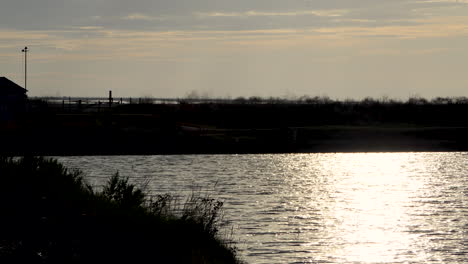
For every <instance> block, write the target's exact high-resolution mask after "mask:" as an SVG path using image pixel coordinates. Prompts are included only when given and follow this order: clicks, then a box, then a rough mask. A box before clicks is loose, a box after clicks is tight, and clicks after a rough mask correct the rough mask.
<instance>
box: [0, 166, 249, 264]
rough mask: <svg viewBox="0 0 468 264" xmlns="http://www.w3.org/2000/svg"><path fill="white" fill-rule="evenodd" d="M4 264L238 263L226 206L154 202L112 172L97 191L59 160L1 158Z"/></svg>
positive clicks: (205, 201)
mask: <svg viewBox="0 0 468 264" xmlns="http://www.w3.org/2000/svg"><path fill="white" fill-rule="evenodd" d="M0 212H1V219H0V263H139V262H145V263H148V262H149V263H240V261H239V260H238V258H237V257H236V249H235V248H234V246H233V245H232V244H230V242H228V240H227V239H226V238H225V237H222V236H221V235H220V231H219V228H220V226H221V225H220V224H221V222H220V214H221V212H222V203H221V202H219V201H216V200H215V199H211V198H209V197H201V196H192V197H191V198H189V199H188V200H187V201H186V202H184V203H181V202H179V201H178V200H177V199H175V198H174V197H173V196H171V195H160V196H157V197H155V198H153V199H149V198H147V197H146V195H145V194H144V192H143V191H141V190H140V189H138V188H137V187H136V186H134V185H133V184H131V183H129V182H128V178H124V177H121V176H119V175H118V174H115V175H113V176H112V177H110V178H109V180H108V183H107V184H106V186H105V187H104V188H103V190H102V191H95V190H93V188H91V187H90V186H89V185H88V184H87V183H86V182H85V181H84V180H83V175H82V173H81V172H79V171H76V170H69V169H67V168H66V167H64V166H62V165H61V164H59V163H58V162H56V161H55V160H50V159H44V158H38V157H25V158H19V159H13V158H6V157H0Z"/></svg>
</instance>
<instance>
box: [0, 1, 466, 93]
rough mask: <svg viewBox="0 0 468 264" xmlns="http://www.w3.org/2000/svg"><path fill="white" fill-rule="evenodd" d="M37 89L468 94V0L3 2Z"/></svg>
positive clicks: (6, 61) (14, 68) (12, 71)
mask: <svg viewBox="0 0 468 264" xmlns="http://www.w3.org/2000/svg"><path fill="white" fill-rule="evenodd" d="M24 46H28V47H29V49H30V53H28V62H29V63H28V89H29V90H30V95H33V96H34V95H35V96H106V95H107V91H108V90H113V93H114V96H116V97H127V96H132V97H143V96H153V97H182V96H187V95H188V94H194V93H196V94H198V95H202V96H210V97H238V96H244V97H250V96H264V97H269V96H281V97H294V96H302V95H309V96H315V95H328V96H330V97H332V98H341V99H345V98H355V99H359V98H363V97H366V96H372V97H382V96H388V97H391V98H401V99H406V98H408V97H409V96H423V97H426V98H432V97H435V96H468V0H235V1H233V0H132V1H128V0H2V2H1V4H0V76H5V77H7V78H10V79H11V80H14V81H16V82H18V83H19V84H21V85H23V84H24V77H23V76H24V69H23V67H24V66H23V60H24V57H23V54H22V53H21V49H22V48H23V47H24Z"/></svg>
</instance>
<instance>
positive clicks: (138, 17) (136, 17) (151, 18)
mask: <svg viewBox="0 0 468 264" xmlns="http://www.w3.org/2000/svg"><path fill="white" fill-rule="evenodd" d="M122 19H123V20H142V21H161V20H164V18H162V17H156V16H149V15H145V14H141V13H132V14H129V15H126V16H124V17H122Z"/></svg>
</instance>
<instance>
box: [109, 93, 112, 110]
mask: <svg viewBox="0 0 468 264" xmlns="http://www.w3.org/2000/svg"><path fill="white" fill-rule="evenodd" d="M112 101H113V99H112V91H109V108H111V107H112Z"/></svg>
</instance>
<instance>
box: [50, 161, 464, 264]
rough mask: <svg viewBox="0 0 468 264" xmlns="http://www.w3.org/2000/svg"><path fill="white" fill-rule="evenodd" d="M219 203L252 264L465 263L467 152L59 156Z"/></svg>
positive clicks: (101, 177)
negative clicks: (204, 194) (206, 196)
mask: <svg viewBox="0 0 468 264" xmlns="http://www.w3.org/2000/svg"><path fill="white" fill-rule="evenodd" d="M58 160H59V161H61V162H63V163H64V164H66V165H67V166H69V167H73V168H79V169H81V170H82V171H84V172H85V173H86V175H87V178H88V180H89V181H90V182H91V183H92V184H93V185H96V186H101V185H102V184H103V183H104V182H105V181H106V179H107V178H108V177H109V176H110V175H111V174H113V173H115V172H116V171H119V172H120V174H121V175H123V176H128V177H130V179H131V181H133V182H136V183H138V184H142V185H145V186H146V190H147V192H149V193H151V194H162V193H177V194H183V195H188V194H190V193H191V192H192V191H194V190H195V191H196V190H199V191H201V192H207V193H209V194H210V195H211V196H212V197H213V198H218V199H221V200H222V201H224V202H225V207H224V209H225V220H227V221H229V222H230V224H231V225H232V226H234V233H235V239H236V240H237V241H239V245H238V246H239V248H240V255H241V256H242V257H243V258H244V259H245V260H246V261H248V262H249V263H467V262H468V153H466V152H458V153H346V154H335V153H330V154H272V155H173V156H91V157H58Z"/></svg>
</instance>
